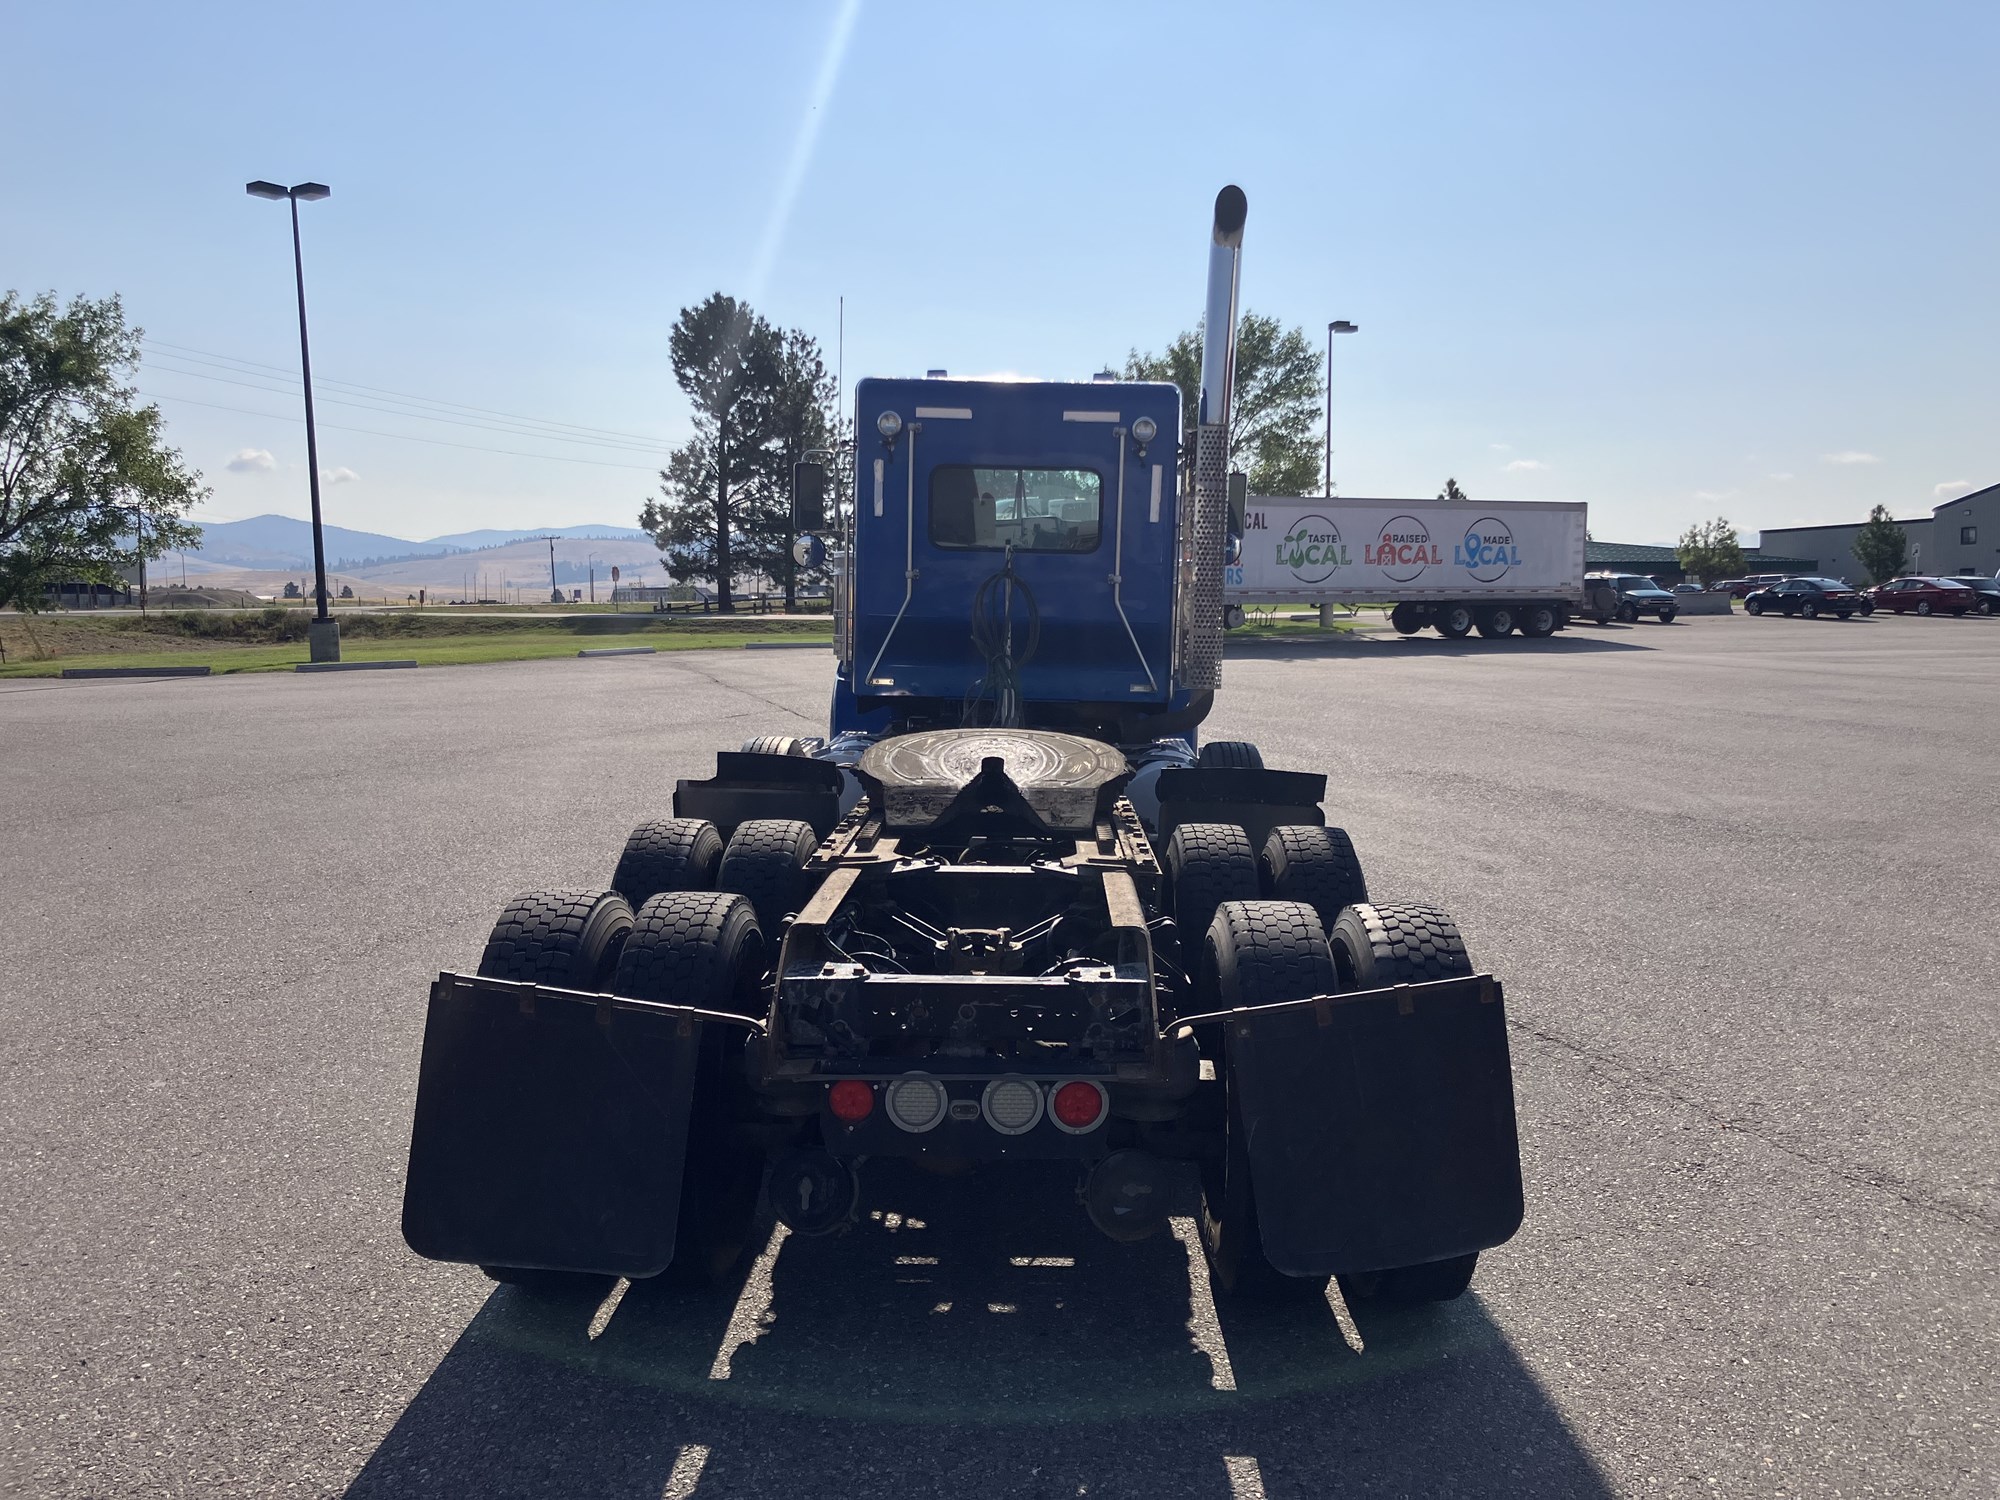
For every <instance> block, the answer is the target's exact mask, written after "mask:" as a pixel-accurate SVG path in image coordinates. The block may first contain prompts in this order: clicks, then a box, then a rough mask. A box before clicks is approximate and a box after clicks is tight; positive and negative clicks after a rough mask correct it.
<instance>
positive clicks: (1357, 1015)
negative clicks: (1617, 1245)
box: [1227, 974, 1521, 1276]
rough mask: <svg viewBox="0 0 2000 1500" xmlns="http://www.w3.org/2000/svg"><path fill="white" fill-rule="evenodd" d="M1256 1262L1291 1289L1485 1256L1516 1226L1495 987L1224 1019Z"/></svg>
mask: <svg viewBox="0 0 2000 1500" xmlns="http://www.w3.org/2000/svg"><path fill="white" fill-rule="evenodd" d="M1227 1050H1228V1056H1229V1059H1230V1068H1231V1080H1232V1084H1233V1086H1234V1087H1235V1088H1236V1089H1237V1090H1239V1091H1240V1092H1239V1095H1238V1098H1239V1102H1240V1105H1241V1110H1242V1115H1241V1117H1242V1120H1243V1122H1244V1125H1245V1127H1246V1129H1247V1132H1248V1137H1249V1139H1248V1142H1247V1144H1248V1150H1249V1156H1250V1180H1251V1185H1252V1188H1253V1191H1254V1192H1255V1195H1256V1201H1257V1219H1258V1223H1259V1225H1260V1227H1261V1230H1262V1233H1263V1239H1264V1253H1265V1255H1266V1257H1267V1258H1268V1259H1269V1260H1270V1262H1271V1264H1272V1265H1273V1266H1275V1267H1276V1268H1277V1269H1278V1270H1280V1271H1282V1272H1284V1273H1286V1274H1287V1275H1291V1276H1331V1275H1335V1274H1343V1275H1344V1274H1352V1273H1359V1272H1363V1271H1379V1270H1386V1269H1388V1268H1389V1267H1391V1266H1409V1265H1417V1264H1420V1263H1422V1262H1426V1261H1434V1260H1444V1259H1446V1258H1448V1257H1451V1256H1457V1255H1465V1254H1468V1253H1470V1252H1472V1251H1475V1250H1485V1249H1489V1248H1490V1247H1492V1246H1494V1245H1498V1244H1500V1243H1502V1242H1503V1241H1505V1240H1507V1239H1508V1238H1510V1237H1511V1236H1512V1235H1513V1233H1514V1231H1515V1230H1516V1229H1518V1228H1520V1226H1521V1158H1520V1146H1519V1141H1518V1138H1517V1137H1516V1135H1515V1127H1514V1085H1513V1075H1512V1072H1511V1070H1510V1067H1509V1063H1508V1055H1507V1016H1506V1007H1505V1003H1504V1001H1503V999H1502V996H1501V990H1500V983H1499V981H1498V980H1496V979H1494V978H1493V977H1492V976H1491V975H1485V974H1480V975H1474V976H1472V977H1470V978H1466V979H1447V980H1438V981H1434V982H1430V983H1425V984H1406V985H1395V986H1391V987H1389V988H1387V989H1378V990H1364V991H1357V992H1355V993H1352V994H1345V995H1333V996H1327V997H1324V998H1321V999H1315V1000H1299V1001H1293V1002H1290V1003H1288V1004H1283V1005H1273V1006H1268V1007H1264V1008H1260V1009H1256V1010H1236V1011H1231V1012H1229V1013H1228V1049H1227Z"/></svg>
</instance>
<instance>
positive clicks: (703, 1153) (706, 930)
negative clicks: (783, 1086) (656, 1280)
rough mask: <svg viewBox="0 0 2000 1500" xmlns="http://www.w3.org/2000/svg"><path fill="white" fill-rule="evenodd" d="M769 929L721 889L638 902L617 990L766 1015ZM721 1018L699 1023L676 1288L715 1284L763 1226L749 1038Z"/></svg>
mask: <svg viewBox="0 0 2000 1500" xmlns="http://www.w3.org/2000/svg"><path fill="white" fill-rule="evenodd" d="M765 951H766V950H765V944H764V935H763V933H762V931H761V930H760V929H759V927H758V925H757V914H756V912H755V911H754V910H753V909H752V907H751V905H750V903H749V901H748V900H747V899H745V898H744V897H742V896H740V895H735V894H732V893H729V892H724V891H667V892H664V893H662V894H661V895H658V896H655V897H653V899H652V900H650V901H648V902H647V903H646V904H645V905H644V906H643V907H641V908H640V909H639V915H638V919H637V925H636V926H635V927H634V929H633V932H632V937H631V940H630V941H629V942H628V943H626V945H625V952H624V955H623V957H622V958H621V959H620V960H619V964H618V971H617V974H616V976H615V988H616V990H617V992H618V993H619V994H621V995H629V996H631V997H632V998H633V999H635V1000H664V1001H668V1002H672V1003H678V1004H682V1005H698V1006H701V1007H702V1008H703V1009H706V1010H723V1011H733V1012H735V1013H737V1014H739V1015H749V1016H761V1015H763V1013H764V1010H765V999H764V992H763V985H762V978H763V971H764V967H765V964H764V957H765ZM746 1034H747V1033H744V1032H741V1031H738V1030H736V1029H735V1028H733V1027H730V1026H726V1025H721V1024H709V1025H705V1026H703V1027H702V1031H701V1040H700V1044H699V1045H700V1049H701V1050H700V1054H699V1057H698V1059H697V1061H696V1064H695V1081H694V1098H693V1100H692V1102H691V1104H690V1106H689V1110H688V1142H687V1154H686V1156H685V1158H684V1160H683V1163H682V1168H681V1199H680V1219H679V1223H678V1225H677V1226H676V1228H675V1232H674V1258H673V1261H672V1263H671V1264H670V1265H668V1267H667V1269H666V1270H665V1271H663V1272H662V1273H661V1274H660V1280H661V1281H662V1282H664V1283H666V1284H667V1285H670V1286H694V1287H701V1286H715V1285H718V1284H720V1283H722V1282H724V1281H726V1280H728V1279H729V1277H730V1275H731V1274H732V1273H733V1272H734V1271H735V1270H736V1269H737V1267H738V1266H740V1265H741V1264H742V1263H743V1258H744V1255H745V1253H746V1252H747V1251H748V1250H749V1248H750V1243H751V1236H752V1233H753V1231H754V1230H755V1228H756V1222H757V1203H758V1195H759V1193H760V1191H761V1189H762V1187H763V1181H764V1159H763V1154H762V1152H761V1151H759V1150H758V1149H757V1147H756V1145H755V1143H754V1142H753V1141H752V1140H751V1139H750V1137H749V1136H748V1135H747V1134H746V1133H744V1132H742V1131H741V1130H739V1129H738V1128H737V1121H738V1118H739V1116H740V1115H741V1114H742V1113H743V1110H742V1108H741V1104H740V1101H739V1092H740V1091H741V1090H742V1088H743V1087H744V1085H743V1081H742V1077H743V1075H742V1065H741V1059H742V1051H743V1040H744V1037H745V1035H746Z"/></svg>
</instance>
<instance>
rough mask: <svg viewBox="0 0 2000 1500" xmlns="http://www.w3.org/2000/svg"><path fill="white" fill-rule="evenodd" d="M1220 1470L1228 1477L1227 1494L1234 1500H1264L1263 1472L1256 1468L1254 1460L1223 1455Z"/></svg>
mask: <svg viewBox="0 0 2000 1500" xmlns="http://www.w3.org/2000/svg"><path fill="white" fill-rule="evenodd" d="M1222 1468H1223V1472H1225V1473H1226V1474H1228V1476H1229V1493H1230V1494H1231V1495H1233V1496H1235V1500H1264V1471H1263V1470H1262V1469H1260V1468H1258V1467H1257V1460H1256V1459H1254V1458H1248V1457H1244V1458H1232V1457H1229V1456H1227V1455H1225V1456H1224V1458H1223V1460H1222Z"/></svg>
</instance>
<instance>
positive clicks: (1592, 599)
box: [1583, 573, 1680, 625]
mask: <svg viewBox="0 0 2000 1500" xmlns="http://www.w3.org/2000/svg"><path fill="white" fill-rule="evenodd" d="M1583 586H1584V595H1585V602H1584V608H1585V609H1587V610H1588V611H1589V612H1590V613H1591V615H1592V617H1593V618H1594V619H1595V620H1596V621H1597V623H1598V624H1600V625H1607V624H1609V623H1610V622H1611V621H1612V620H1614V619H1618V620H1623V621H1624V622H1625V623H1626V624H1628V625H1630V624H1632V623H1633V622H1634V621H1636V620H1637V619H1638V618H1639V617H1640V616H1641V615H1652V616H1653V617H1654V618H1655V619H1657V620H1658V621H1659V622H1660V623H1661V624H1662V625H1671V624H1673V623H1674V616H1675V615H1676V614H1678V613H1679V612H1680V610H1679V606H1678V605H1677V604H1676V603H1675V602H1674V596H1673V595H1672V594H1670V593H1668V592H1667V591H1666V590H1665V589H1663V588H1661V587H1660V586H1659V585H1658V584H1657V583H1655V582H1653V580H1652V579H1650V578H1647V577H1644V576H1643V575H1641V574H1638V573H1587V574H1585V575H1584V580H1583Z"/></svg>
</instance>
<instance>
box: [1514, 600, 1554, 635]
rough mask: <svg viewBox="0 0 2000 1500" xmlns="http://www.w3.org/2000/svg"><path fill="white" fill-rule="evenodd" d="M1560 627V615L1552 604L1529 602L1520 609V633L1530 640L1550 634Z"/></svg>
mask: <svg viewBox="0 0 2000 1500" xmlns="http://www.w3.org/2000/svg"><path fill="white" fill-rule="evenodd" d="M1561 628H1562V616H1561V615H1560V614H1558V613H1556V609H1555V606H1554V605H1552V604H1530V605H1529V606H1528V607H1527V608H1526V609H1524V610H1522V611H1521V634H1522V635H1524V636H1526V637H1527V638H1528V639H1529V640H1531V641H1539V640H1542V639H1543V638H1544V637H1547V636H1552V635H1554V634H1555V633H1556V631H1558V630H1560V629H1561Z"/></svg>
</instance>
